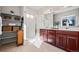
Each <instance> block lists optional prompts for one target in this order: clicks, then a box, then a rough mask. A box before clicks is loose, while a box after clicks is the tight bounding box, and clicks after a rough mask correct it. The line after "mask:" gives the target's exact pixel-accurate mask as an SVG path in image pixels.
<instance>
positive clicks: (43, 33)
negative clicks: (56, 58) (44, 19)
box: [40, 29, 47, 42]
mask: <svg viewBox="0 0 79 59" xmlns="http://www.w3.org/2000/svg"><path fill="white" fill-rule="evenodd" d="M40 38H41V40H42V41H45V42H47V30H46V29H41V30H40Z"/></svg>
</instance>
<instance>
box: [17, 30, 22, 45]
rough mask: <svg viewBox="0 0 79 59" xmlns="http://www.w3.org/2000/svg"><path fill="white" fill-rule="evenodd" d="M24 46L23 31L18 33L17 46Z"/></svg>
mask: <svg viewBox="0 0 79 59" xmlns="http://www.w3.org/2000/svg"><path fill="white" fill-rule="evenodd" d="M22 44H23V31H22V30H19V31H18V33H17V45H22Z"/></svg>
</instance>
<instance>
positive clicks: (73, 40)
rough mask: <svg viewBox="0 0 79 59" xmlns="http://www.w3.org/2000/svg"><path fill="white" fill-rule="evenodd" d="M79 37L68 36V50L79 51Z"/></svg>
mask: <svg viewBox="0 0 79 59" xmlns="http://www.w3.org/2000/svg"><path fill="white" fill-rule="evenodd" d="M77 42H78V37H75V36H67V47H66V48H67V50H68V51H78V45H77V44H78V43H77Z"/></svg>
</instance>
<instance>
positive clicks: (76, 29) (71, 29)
mask: <svg viewBox="0 0 79 59" xmlns="http://www.w3.org/2000/svg"><path fill="white" fill-rule="evenodd" d="M41 29H49V30H63V31H77V32H79V28H69V29H65V28H58V29H56V28H41Z"/></svg>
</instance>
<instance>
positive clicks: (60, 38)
mask: <svg viewBox="0 0 79 59" xmlns="http://www.w3.org/2000/svg"><path fill="white" fill-rule="evenodd" d="M56 46H58V47H60V48H63V49H65V47H66V35H63V34H58V35H57V36H56Z"/></svg>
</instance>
